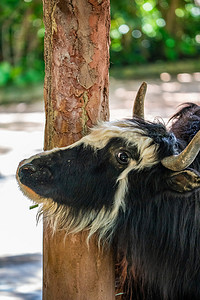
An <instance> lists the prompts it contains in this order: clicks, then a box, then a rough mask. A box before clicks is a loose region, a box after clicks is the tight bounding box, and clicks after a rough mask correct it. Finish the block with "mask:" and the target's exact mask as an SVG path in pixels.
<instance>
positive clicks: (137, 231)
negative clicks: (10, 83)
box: [17, 115, 200, 300]
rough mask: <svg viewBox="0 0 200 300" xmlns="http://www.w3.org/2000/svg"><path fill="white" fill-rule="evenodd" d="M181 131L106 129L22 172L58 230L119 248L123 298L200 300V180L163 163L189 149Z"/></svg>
mask: <svg viewBox="0 0 200 300" xmlns="http://www.w3.org/2000/svg"><path fill="white" fill-rule="evenodd" d="M180 116H181V115H180ZM180 116H179V115H177V116H176V118H177V120H178V121H179V122H180V121H181V117H180ZM173 130H174V129H173V128H172V130H171V132H168V131H167V130H166V128H165V126H164V125H163V124H161V123H151V122H146V121H144V120H142V119H139V118H134V119H132V120H126V121H120V122H119V121H118V122H107V123H102V124H99V125H98V126H97V127H95V128H94V129H93V130H92V131H91V133H90V134H89V135H88V136H86V137H84V138H82V139H81V140H80V141H79V142H77V143H75V144H73V145H71V146H69V147H65V148H61V149H54V150H52V151H48V152H44V153H42V154H39V155H36V156H33V157H31V158H29V159H27V160H25V161H23V162H22V163H21V164H20V165H19V168H18V171H17V179H18V182H19V185H20V187H21V189H22V191H23V192H24V193H25V194H26V195H27V196H28V197H30V198H31V199H33V200H34V201H35V202H37V203H39V204H40V205H41V207H42V208H41V211H42V212H43V213H44V217H45V218H47V220H48V221H49V222H50V224H51V226H52V227H53V228H54V230H59V229H64V230H65V231H66V232H67V233H69V232H78V231H81V230H87V231H88V236H89V237H91V236H92V235H93V234H94V233H96V234H97V235H98V237H99V242H101V241H102V242H107V243H109V245H112V247H113V248H114V253H115V259H116V262H117V268H118V271H117V273H118V278H117V282H118V290H119V291H120V292H121V293H122V299H126V300H135V299H137V300H140V299H143V300H144V299H145V300H146V299H147V300H158V299H159V300H189V299H194V300H197V299H200V285H199V282H200V262H199V252H200V201H199V199H200V198H199V190H198V189H197V190H194V189H196V188H198V187H199V185H200V183H199V181H200V178H199V174H198V173H197V171H196V170H194V169H186V170H183V171H180V172H175V171H171V170H169V169H167V168H165V167H164V166H163V165H162V163H161V161H162V159H164V158H166V157H167V156H171V155H175V154H178V153H179V152H180V150H181V147H182V146H183V144H184V143H185V144H187V143H188V141H184V140H182V141H181V140H180V138H178V141H177V138H176V137H175V135H174V133H173Z"/></svg>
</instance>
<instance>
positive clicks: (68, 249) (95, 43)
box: [43, 0, 114, 300]
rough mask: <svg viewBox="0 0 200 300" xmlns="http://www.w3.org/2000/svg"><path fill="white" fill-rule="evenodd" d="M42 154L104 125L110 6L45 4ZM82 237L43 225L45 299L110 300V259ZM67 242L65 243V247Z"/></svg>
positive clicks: (95, 0)
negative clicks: (43, 141)
mask: <svg viewBox="0 0 200 300" xmlns="http://www.w3.org/2000/svg"><path fill="white" fill-rule="evenodd" d="M43 2H44V23H45V31H46V33H45V54H44V56H45V84H44V99H45V111H46V127H45V145H44V148H45V150H48V149H52V148H54V147H62V146H66V145H69V144H71V143H73V142H75V141H77V140H79V139H80V138H81V137H82V136H83V135H85V134H87V132H88V128H89V127H91V126H93V125H94V124H96V122H97V121H98V120H108V118H109V109H108V68H109V27H110V16H109V0H76V1H75V0H60V1H59V0H51V1H48V0H43ZM85 239H86V236H85V233H80V234H77V235H74V236H68V237H67V238H66V239H65V234H64V232H62V231H61V232H57V233H56V234H55V235H54V236H52V234H51V229H50V228H48V227H47V226H46V224H45V221H44V267H43V268H44V280H43V299H45V300H47V299H48V300H53V299H56V300H57V299H58V300H59V299H62V300H63V299H69V300H76V299H77V300H79V299H80V300H94V299H95V300H112V299H114V268H113V260H112V254H111V253H110V252H109V251H107V253H102V252H101V251H99V249H98V247H97V243H96V242H95V238H94V239H92V240H91V243H90V248H89V249H88V248H87V245H86V242H85ZM64 241H65V242H64Z"/></svg>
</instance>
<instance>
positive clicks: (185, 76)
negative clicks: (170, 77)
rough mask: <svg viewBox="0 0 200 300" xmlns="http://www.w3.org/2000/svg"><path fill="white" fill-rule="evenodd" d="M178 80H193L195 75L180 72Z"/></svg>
mask: <svg viewBox="0 0 200 300" xmlns="http://www.w3.org/2000/svg"><path fill="white" fill-rule="evenodd" d="M177 80H178V81H179V82H192V80H193V76H192V75H191V74H188V73H180V74H178V75H177Z"/></svg>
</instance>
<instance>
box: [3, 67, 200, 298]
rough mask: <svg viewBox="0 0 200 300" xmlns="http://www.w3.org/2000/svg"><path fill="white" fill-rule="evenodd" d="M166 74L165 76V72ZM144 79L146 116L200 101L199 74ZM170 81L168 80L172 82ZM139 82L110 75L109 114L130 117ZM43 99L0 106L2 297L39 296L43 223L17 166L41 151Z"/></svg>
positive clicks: (161, 114)
mask: <svg viewBox="0 0 200 300" xmlns="http://www.w3.org/2000/svg"><path fill="white" fill-rule="evenodd" d="M165 75H166V76H165ZM162 79H163V80H161V79H154V80H146V82H147V83H148V90H147V96H146V102H145V116H146V119H148V120H153V119H154V118H157V117H161V118H162V119H163V120H164V121H165V122H167V120H168V118H169V117H170V116H171V115H172V114H174V113H175V111H176V110H177V107H178V105H180V104H181V103H183V102H195V103H197V104H198V103H199V100H200V73H194V74H179V75H178V76H177V77H176V78H171V79H170V78H169V76H168V75H167V74H164V75H163V77H162ZM168 80H169V81H168ZM140 83H141V82H140V81H131V80H129V81H124V80H116V79H113V78H111V79H110V117H111V119H121V118H126V117H130V116H131V110H132V104H133V99H134V97H135V94H136V91H137V89H138V87H139V85H140ZM43 111H44V109H43V102H42V99H41V102H37V103H34V104H31V105H26V104H24V103H20V104H18V105H11V106H9V107H3V106H2V107H0V195H1V210H0V228H1V230H0V240H1V245H0V299H2V300H11V299H12V300H14V299H18V300H19V299H20V300H21V299H27V300H39V299H41V281H42V272H41V253H42V222H39V224H38V225H37V226H36V214H37V209H34V210H29V206H30V205H31V203H30V201H29V200H27V199H26V198H25V197H24V196H23V194H22V193H21V192H20V191H19V188H18V186H17V183H16V180H15V171H16V168H17V165H18V163H19V161H20V160H22V159H24V158H25V157H29V156H30V155H33V154H35V153H37V152H39V151H41V150H42V147H43V132H44V113H43Z"/></svg>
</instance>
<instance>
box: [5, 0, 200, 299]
mask: <svg viewBox="0 0 200 300" xmlns="http://www.w3.org/2000/svg"><path fill="white" fill-rule="evenodd" d="M42 18H43V11H42V1H41V0H6V1H1V2H0V197H1V209H0V228H1V229H0V240H1V244H0V299H5V300H11V299H28V300H29V299H30V300H39V299H41V280H42V279H41V278H42V274H41V273H42V272H41V265H42V259H41V253H42V222H39V223H38V225H36V214H37V209H32V210H30V209H29V206H30V205H31V203H30V201H29V200H27V199H26V198H25V197H24V196H23V195H22V193H21V192H20V191H19V188H18V187H17V184H16V180H15V171H16V168H17V165H18V162H19V161H20V160H22V159H24V158H25V157H29V156H30V155H33V154H35V153H37V152H39V151H41V150H42V148H43V131H44V108H43V79H44V61H43V39H44V32H45V30H44V25H43V20H42ZM110 37H111V47H110V109H111V110H110V113H111V119H113V118H115V119H116V118H123V117H129V116H130V115H131V107H132V101H133V99H134V96H135V93H136V90H137V89H138V87H139V85H140V83H141V82H142V81H147V83H148V92H147V97H146V103H145V109H146V117H147V118H148V119H150V120H152V119H154V118H155V117H158V116H159V117H162V118H163V120H164V121H165V122H167V120H168V119H169V117H170V116H171V115H172V114H173V113H174V112H175V111H176V109H177V106H178V105H179V104H181V103H183V102H188V101H190V102H196V103H197V104H198V101H199V93H200V84H199V83H200V0H196V1H192V0H159V1H156V0H148V1H144V0H135V1H133V0H123V1H119V0H111V29H110Z"/></svg>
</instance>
